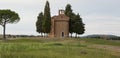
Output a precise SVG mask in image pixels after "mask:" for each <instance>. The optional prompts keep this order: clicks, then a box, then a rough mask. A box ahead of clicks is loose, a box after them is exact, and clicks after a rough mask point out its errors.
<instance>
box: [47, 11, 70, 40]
mask: <svg viewBox="0 0 120 58" xmlns="http://www.w3.org/2000/svg"><path fill="white" fill-rule="evenodd" d="M49 37H59V38H60V37H69V17H68V16H66V15H65V11H64V10H59V12H58V15H57V16H53V17H52V18H51V31H50V34H49Z"/></svg>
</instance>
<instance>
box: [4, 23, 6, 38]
mask: <svg viewBox="0 0 120 58" xmlns="http://www.w3.org/2000/svg"><path fill="white" fill-rule="evenodd" d="M5 32H6V22H5V23H4V25H3V40H5V39H6V34H5Z"/></svg>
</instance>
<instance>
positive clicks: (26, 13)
mask: <svg viewBox="0 0 120 58" xmlns="http://www.w3.org/2000/svg"><path fill="white" fill-rule="evenodd" d="M48 1H49V2H50V7H51V15H52V16H54V15H57V14H58V10H59V9H64V8H65V6H66V4H71V5H72V9H73V11H74V12H75V13H79V14H80V15H81V18H82V19H83V22H84V23H85V27H86V31H85V34H84V35H88V34H112V35H119V36H120V0H48ZM45 2H46V0H0V9H11V10H12V11H15V12H17V13H18V14H19V16H20V18H21V20H20V22H19V23H17V24H7V34H19V35H21V34H27V35H39V34H38V33H37V32H36V27H35V23H36V20H37V16H38V14H39V13H40V12H41V11H43V10H44V6H45ZM2 30H3V28H2V27H1V26H0V34H2V32H3V31H2Z"/></svg>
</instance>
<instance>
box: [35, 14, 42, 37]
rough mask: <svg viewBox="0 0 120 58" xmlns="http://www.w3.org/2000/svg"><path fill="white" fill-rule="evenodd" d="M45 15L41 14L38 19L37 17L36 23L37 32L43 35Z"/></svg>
mask: <svg viewBox="0 0 120 58" xmlns="http://www.w3.org/2000/svg"><path fill="white" fill-rule="evenodd" d="M42 24H43V13H42V12H41V13H40V14H39V15H38V17H37V22H36V31H37V32H38V33H41V35H42V33H43V25H42Z"/></svg>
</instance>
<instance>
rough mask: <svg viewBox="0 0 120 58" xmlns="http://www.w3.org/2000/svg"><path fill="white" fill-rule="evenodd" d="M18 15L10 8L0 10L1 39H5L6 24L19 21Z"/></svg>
mask: <svg viewBox="0 0 120 58" xmlns="http://www.w3.org/2000/svg"><path fill="white" fill-rule="evenodd" d="M19 20H20V18H19V15H18V14H17V13H16V12H14V11H11V10H8V9H7V10H0V25H2V26H3V39H6V34H5V31H6V24H8V23H11V24H12V23H17V22H19Z"/></svg>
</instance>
